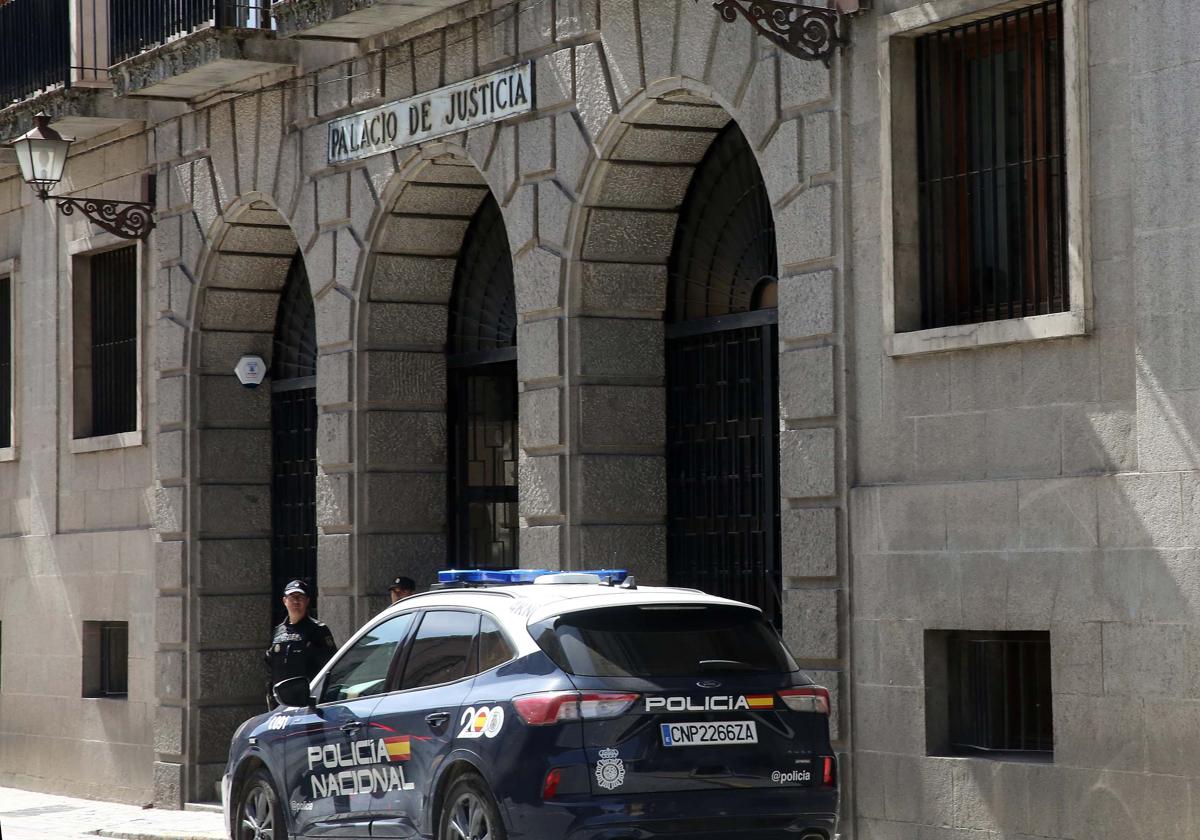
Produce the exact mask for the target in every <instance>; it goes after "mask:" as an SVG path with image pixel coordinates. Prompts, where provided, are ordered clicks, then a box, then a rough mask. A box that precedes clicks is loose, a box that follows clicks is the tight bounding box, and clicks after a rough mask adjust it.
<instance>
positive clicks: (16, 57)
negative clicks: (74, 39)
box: [0, 0, 71, 108]
mask: <svg viewBox="0 0 1200 840" xmlns="http://www.w3.org/2000/svg"><path fill="white" fill-rule="evenodd" d="M70 83H71V21H70V5H69V2H68V0H9V2H7V3H0V108H3V107H5V106H7V105H8V104H10V103H13V102H20V101H21V100H24V99H26V98H27V97H29V96H32V95H33V94H36V93H38V92H40V91H43V90H48V89H50V88H53V87H56V86H59V85H62V86H70Z"/></svg>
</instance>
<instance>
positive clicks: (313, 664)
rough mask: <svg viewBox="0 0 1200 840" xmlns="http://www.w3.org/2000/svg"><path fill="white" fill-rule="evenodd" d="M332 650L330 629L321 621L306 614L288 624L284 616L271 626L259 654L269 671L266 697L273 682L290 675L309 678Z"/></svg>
mask: <svg viewBox="0 0 1200 840" xmlns="http://www.w3.org/2000/svg"><path fill="white" fill-rule="evenodd" d="M335 653H337V643H335V642H334V641H333V633H331V632H330V630H329V628H328V627H326V626H325V625H324V624H322V623H321V622H319V621H317V620H316V619H315V618H313V617H312V616H310V615H306V616H305V617H304V618H302V619H300V621H299V623H297V624H290V623H288V620H287V619H284V620H283V621H282V622H280V623H279V624H277V625H276V626H275V632H274V634H273V635H272V637H271V646H270V647H269V648H267V652H266V654H265V655H264V656H263V659H264V661H265V662H266V663H267V669H268V670H269V671H270V672H271V682H270V685H268V686H267V696H268V698H270V697H271V687H272V686H274V685H275V684H276V683H280V682H283V681H284V680H286V679H291V678H292V677H304V678H305V679H308V680H311V679H312V678H313V677H315V676H316V675H317V673H318V672H319V671H320V670H321V669H322V668H323V667H325V663H326V662H328V661H329V660H330V659H331V658H332V657H333V655H334V654H335ZM272 705H274V703H273V702H272Z"/></svg>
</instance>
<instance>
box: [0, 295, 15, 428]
mask: <svg viewBox="0 0 1200 840" xmlns="http://www.w3.org/2000/svg"><path fill="white" fill-rule="evenodd" d="M12 351H13V310H12V278H11V277H0V447H9V446H12V403H13V400H12V370H13V364H12Z"/></svg>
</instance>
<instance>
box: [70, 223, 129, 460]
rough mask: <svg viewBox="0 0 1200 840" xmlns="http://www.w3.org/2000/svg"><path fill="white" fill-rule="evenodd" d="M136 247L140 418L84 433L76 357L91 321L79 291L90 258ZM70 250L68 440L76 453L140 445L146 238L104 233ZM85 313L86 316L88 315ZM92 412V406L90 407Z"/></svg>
mask: <svg viewBox="0 0 1200 840" xmlns="http://www.w3.org/2000/svg"><path fill="white" fill-rule="evenodd" d="M131 245H132V246H134V247H135V248H137V258H136V262H137V279H136V292H135V297H136V300H137V316H136V317H137V384H136V392H137V396H136V405H137V421H136V423H135V424H134V428H133V429H132V430H130V431H127V432H117V433H115V434H110V435H88V434H86V433H84V432H81V429H82V428H83V425H82V421H83V412H82V411H81V410H80V400H81V399H83V397H82V395H80V394H78V393H76V385H77V382H78V374H77V371H78V369H79V367H80V365H79V361H78V359H77V358H76V352H77V350H78V349H80V341H81V340H82V336H81V329H82V326H83V325H84V324H85V323H90V310H89V311H88V312H83V311H80V310H81V307H82V301H81V299H80V296H79V295H78V294H77V291H78V289H79V288H80V284H81V283H82V284H90V282H91V271H90V259H91V258H92V257H94V256H95V255H97V254H102V253H104V252H106V251H115V250H117V249H119V248H128V247H130V246H131ZM67 252H68V255H69V256H70V272H71V276H70V283H69V284H68V285H69V291H70V297H69V298H68V299H67V307H68V312H69V314H70V325H71V328H70V330H69V331H68V345H69V346H68V350H67V358H68V363H69V364H70V368H69V379H70V394H71V398H70V401H69V403H68V409H69V417H68V424H69V425H68V431H69V435H68V439H69V442H70V451H71V452H72V453H74V454H81V453H85V452H104V451H108V450H112V449H127V448H130V447H135V446H141V445H143V444H144V443H145V424H146V410H145V405H144V403H145V399H146V393H145V388H146V383H145V358H146V355H145V354H146V346H145V345H146V330H145V328H144V326H143V319H144V318H145V316H146V303H145V300H144V298H145V295H146V280H145V278H146V260H147V254H148V249H147V246H146V242H145V240H142V239H138V240H134V241H130V240H128V239H122V238H120V237H118V236H115V235H113V234H109V233H103V234H100V235H98V236H90V237H84V238H82V239H75V240H71V241H70V242H69V244H68V246H67ZM85 316H86V318H85ZM90 391H91V389H90V388H89V389H88V393H89V396H88V400H89V401H90V399H91V397H90ZM88 414H90V407H89V409H88Z"/></svg>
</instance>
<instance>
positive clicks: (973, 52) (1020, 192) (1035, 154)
mask: <svg viewBox="0 0 1200 840" xmlns="http://www.w3.org/2000/svg"><path fill="white" fill-rule="evenodd" d="M1062 42H1063V37H1062V9H1061V2H1060V0H1055V2H1050V3H1043V4H1040V5H1036V6H1032V7H1028V8H1024V9H1019V10H1016V11H1012V12H1008V13H1006V14H1002V15H998V16H995V17H991V18H987V19H984V20H978V21H972V22H971V23H968V24H965V25H962V26H956V27H953V28H950V29H944V30H941V31H938V32H934V33H932V34H929V35H925V36H922V37H921V38H919V39H918V40H917V43H916V72H917V89H916V101H917V117H918V119H917V147H918V152H917V153H918V158H917V169H918V175H917V181H918V216H919V220H920V221H919V225H920V237H919V246H920V247H919V252H920V253H919V258H920V277H921V283H920V311H921V328H922V329H928V328H933V327H944V326H952V325H957V324H970V323H979V322H982V321H994V320H1000V319H1005V318H1020V317H1025V316H1030V315H1044V314H1049V313H1053V312H1065V311H1067V310H1068V309H1069V308H1070V300H1069V295H1068V276H1067V245H1066V241H1067V220H1066V204H1067V201H1066V172H1065V145H1066V141H1065V128H1064V106H1063V95H1064V94H1063V49H1062Z"/></svg>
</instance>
